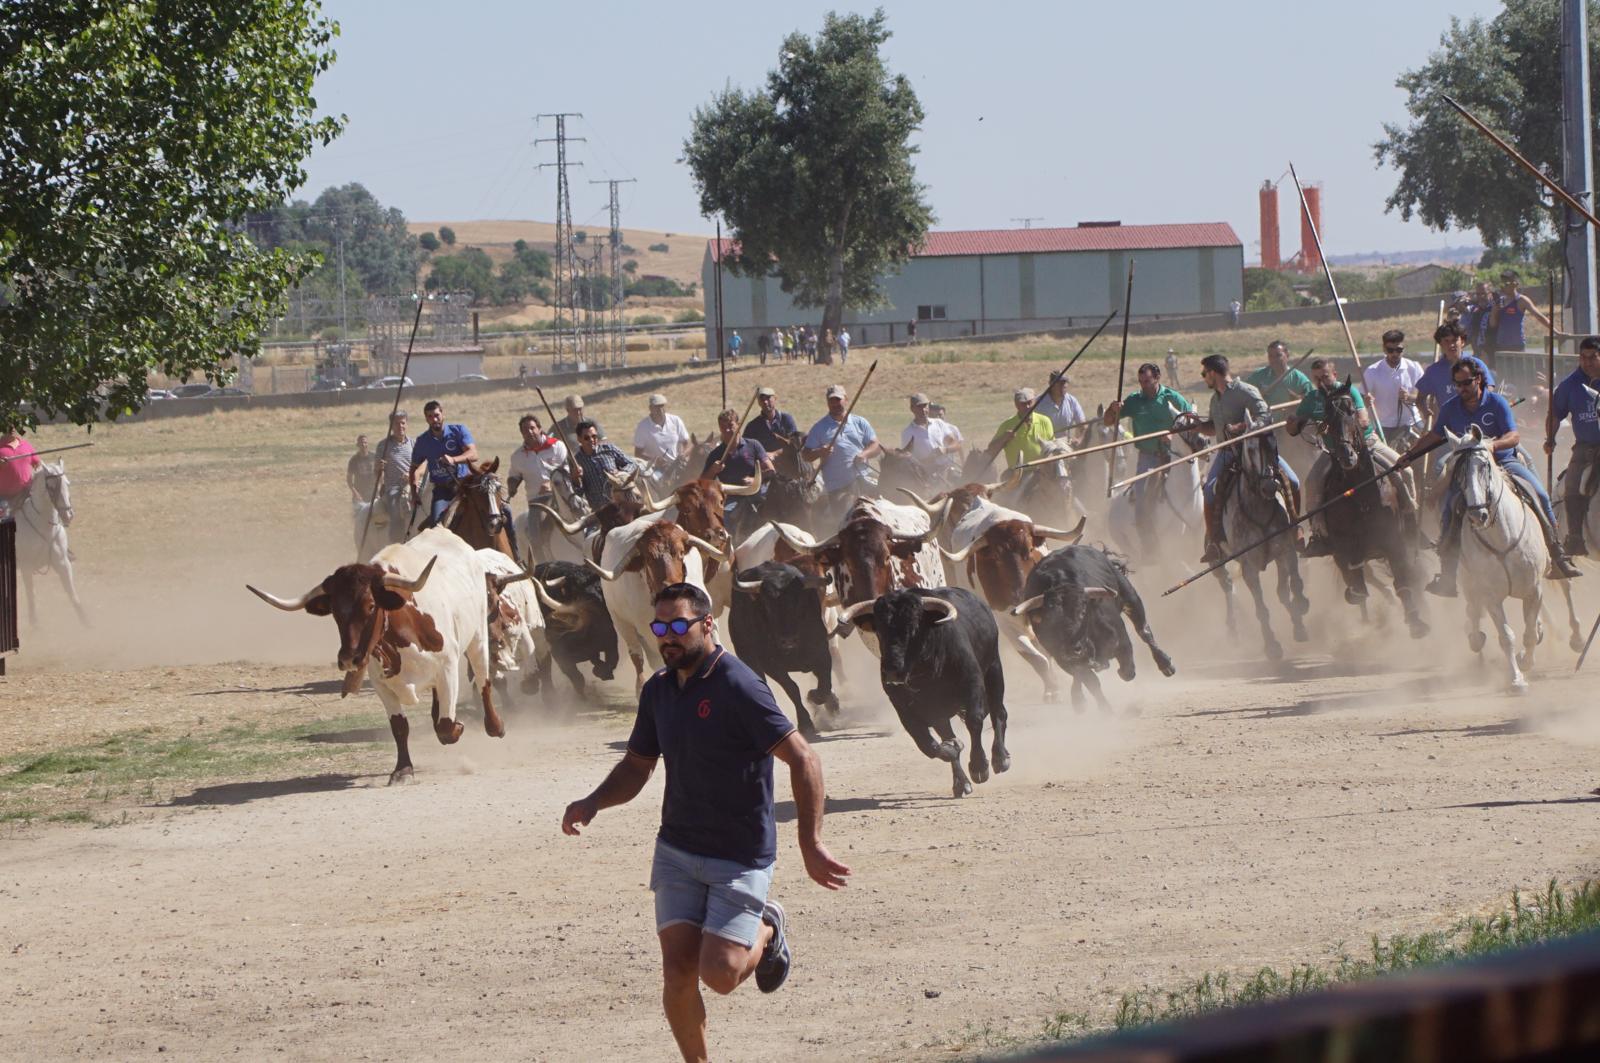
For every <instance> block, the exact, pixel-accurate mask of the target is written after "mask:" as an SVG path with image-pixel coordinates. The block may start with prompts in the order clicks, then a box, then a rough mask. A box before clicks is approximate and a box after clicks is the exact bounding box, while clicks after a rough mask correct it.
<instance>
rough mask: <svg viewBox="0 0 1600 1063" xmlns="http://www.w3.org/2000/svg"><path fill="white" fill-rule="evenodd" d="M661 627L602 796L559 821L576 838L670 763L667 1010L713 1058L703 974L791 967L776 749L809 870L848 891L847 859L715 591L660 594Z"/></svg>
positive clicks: (813, 775)
mask: <svg viewBox="0 0 1600 1063" xmlns="http://www.w3.org/2000/svg"><path fill="white" fill-rule="evenodd" d="M655 615H656V618H655V620H654V621H653V622H652V623H651V624H650V630H651V632H652V633H654V634H655V636H656V639H657V640H658V645H659V646H660V649H661V659H662V661H664V662H665V664H666V667H665V668H663V669H661V670H660V671H659V672H657V673H656V674H655V675H653V676H651V677H650V679H649V681H648V682H646V683H645V685H644V689H643V690H641V691H640V692H639V709H638V714H637V716H636V717H635V719H634V724H633V733H632V734H631V735H630V736H629V738H628V747H627V752H626V753H624V754H623V757H622V760H621V761H620V762H619V763H618V764H617V765H616V767H614V768H612V769H611V773H610V774H609V775H607V776H606V778H605V781H604V782H602V783H601V784H600V785H599V786H598V787H597V788H596V789H595V790H594V792H593V793H591V794H589V796H587V797H584V798H581V799H579V800H577V801H574V802H572V803H571V804H570V805H568V806H567V809H566V812H565V813H563V814H562V817H561V830H562V832H563V833H565V834H569V835H576V834H578V833H579V828H580V827H585V826H588V825H589V823H591V822H592V821H593V820H594V817H595V816H596V815H597V814H598V813H599V812H600V810H601V809H606V808H614V807H616V806H618V805H622V804H626V803H627V802H629V801H631V800H633V799H634V798H635V797H637V796H638V795H639V792H640V791H641V790H643V789H644V785H645V783H646V782H648V781H649V779H650V776H651V774H652V773H653V772H654V771H655V766H656V761H658V760H661V759H665V760H666V763H667V784H666V791H665V794H664V796H663V799H662V804H661V829H660V831H659V832H658V833H657V835H656V844H655V858H654V860H653V862H652V864H651V868H650V889H651V891H652V892H653V893H654V894H655V909H656V934H657V936H658V937H659V938H660V941H661V961H662V976H663V977H662V981H663V986H662V993H661V1003H662V1008H663V1010H665V1012H666V1015H667V1023H668V1025H669V1026H671V1028H672V1036H673V1037H674V1039H676V1040H677V1042H678V1051H679V1052H681V1053H682V1054H683V1058H684V1059H685V1060H689V1061H698V1060H704V1059H706V1058H707V1050H706V1009H705V1001H704V999H703V998H702V997H701V995H700V983H701V982H704V983H705V984H706V986H708V987H709V988H710V989H711V990H712V991H713V992H716V993H719V994H722V995H727V994H729V993H732V992H733V991H734V990H735V989H737V988H738V987H739V986H740V984H741V983H743V982H744V981H745V979H747V978H749V977H750V975H751V974H752V973H753V974H754V975H755V976H756V987H757V988H758V989H760V990H761V991H762V992H763V993H771V992H775V991H776V990H777V989H778V988H779V987H780V986H782V985H783V983H784V980H785V979H786V978H787V977H788V976H789V968H790V966H791V964H792V962H793V954H792V952H791V950H790V947H789V940H788V934H787V927H786V926H785V920H784V911H783V906H782V905H780V904H778V903H777V902H776V901H771V900H768V899H767V894H768V891H769V890H770V889H771V886H772V873H773V868H774V865H775V863H776V861H777V851H778V846H777V841H778V832H777V826H776V823H775V821H774V817H773V807H772V758H773V757H777V758H778V759H779V760H781V761H783V762H784V763H785V764H787V765H788V766H789V783H790V789H791V791H792V792H793V794H794V804H795V819H796V826H797V829H798V833H799V842H800V856H801V859H802V860H803V861H804V863H805V868H806V874H808V875H810V876H811V878H812V880H813V881H815V882H816V883H817V884H818V885H820V886H822V887H824V888H825V889H830V890H836V889H841V888H843V887H844V885H845V884H846V881H847V879H848V877H849V875H850V868H848V867H847V866H845V865H844V864H841V863H840V862H839V861H837V860H835V859H834V858H833V856H832V855H831V854H830V853H829V852H828V850H827V849H826V848H824V847H823V844H822V811H823V804H824V789H823V781H822V764H821V762H820V761H819V760H818V759H817V755H816V754H815V753H814V752H812V750H811V747H810V746H809V745H808V744H807V743H806V740H805V739H804V738H802V737H800V732H799V731H797V730H796V729H795V727H794V725H793V724H791V723H790V722H789V720H788V718H787V717H785V716H784V714H783V711H782V710H781V709H779V708H778V705H777V702H775V701H774V700H773V697H772V691H771V690H769V689H768V687H767V684H766V683H765V682H764V681H763V680H762V679H761V678H760V677H759V676H757V675H756V674H755V673H754V672H752V671H751V670H750V669H749V667H748V666H747V665H745V664H744V663H743V662H742V661H740V660H739V659H738V658H736V657H734V655H733V654H731V653H729V652H728V651H727V650H725V649H723V648H722V647H721V646H720V645H718V644H717V642H716V621H715V620H714V619H713V618H712V616H711V599H710V598H709V597H708V596H707V595H706V592H705V591H703V590H701V589H700V588H699V587H696V586H694V585H692V584H688V583H672V584H668V585H667V586H665V587H663V588H661V590H660V591H658V592H657V593H656V596H655Z"/></svg>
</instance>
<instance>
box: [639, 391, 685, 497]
mask: <svg viewBox="0 0 1600 1063" xmlns="http://www.w3.org/2000/svg"><path fill="white" fill-rule="evenodd" d="M688 450H689V429H688V428H686V427H684V424H683V418H681V417H679V416H678V415H677V414H675V413H668V412H667V397H666V396H665V395H660V394H657V395H651V396H650V414H649V416H647V417H645V418H644V419H643V420H642V421H640V422H639V425H638V427H636V428H635V429H634V430H633V456H634V457H636V458H640V459H642V460H644V461H645V462H646V463H648V465H649V466H650V470H649V475H650V476H651V478H652V479H655V480H656V481H657V482H658V483H659V482H660V480H661V473H662V471H663V470H664V468H665V467H666V466H670V465H673V464H674V463H676V462H677V461H678V460H679V459H680V458H682V457H683V456H684V455H685V454H687V453H688Z"/></svg>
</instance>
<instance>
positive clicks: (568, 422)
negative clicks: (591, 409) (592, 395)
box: [556, 394, 606, 441]
mask: <svg viewBox="0 0 1600 1063" xmlns="http://www.w3.org/2000/svg"><path fill="white" fill-rule="evenodd" d="M561 405H562V407H563V408H564V409H565V411H566V412H565V413H564V414H563V415H562V418H561V430H560V431H559V432H557V433H556V435H558V436H560V435H563V434H565V435H566V437H567V438H568V439H571V440H574V441H576V440H577V438H578V425H580V424H582V423H583V422H584V421H585V420H587V421H588V422H589V423H590V424H592V425H594V427H595V430H596V431H598V432H599V433H600V438H601V439H604V438H606V430H605V428H604V427H602V426H601V424H600V422H599V421H596V420H595V419H594V418H593V417H588V418H585V417H584V415H583V396H582V395H576V394H574V395H568V396H567V397H566V399H564V400H563V401H562V403H561Z"/></svg>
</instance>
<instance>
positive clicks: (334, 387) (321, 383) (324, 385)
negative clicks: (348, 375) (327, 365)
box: [310, 380, 350, 391]
mask: <svg viewBox="0 0 1600 1063" xmlns="http://www.w3.org/2000/svg"><path fill="white" fill-rule="evenodd" d="M349 386H350V385H349V384H346V383H345V382H344V381H343V380H314V381H312V383H311V388H310V390H312V391H343V390H345V389H346V388H348V387H349Z"/></svg>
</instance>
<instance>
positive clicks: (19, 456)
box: [0, 443, 94, 465]
mask: <svg viewBox="0 0 1600 1063" xmlns="http://www.w3.org/2000/svg"><path fill="white" fill-rule="evenodd" d="M92 446H94V444H93V443H74V444H72V445H71V446H68V447H46V448H45V449H44V450H31V451H29V452H28V453H26V454H13V455H11V456H10V457H8V458H0V465H3V464H4V463H6V462H8V461H21V460H23V459H24V458H37V457H39V456H40V455H41V454H59V453H61V452H62V451H63V450H82V449H83V448H84V447H92Z"/></svg>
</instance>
